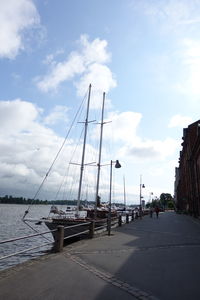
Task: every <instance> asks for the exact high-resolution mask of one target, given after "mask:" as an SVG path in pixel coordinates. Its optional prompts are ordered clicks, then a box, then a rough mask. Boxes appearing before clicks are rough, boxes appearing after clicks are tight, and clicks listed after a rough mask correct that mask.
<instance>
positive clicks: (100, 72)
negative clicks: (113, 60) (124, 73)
mask: <svg viewBox="0 0 200 300" xmlns="http://www.w3.org/2000/svg"><path fill="white" fill-rule="evenodd" d="M79 44H80V50H79V51H73V52H71V53H70V54H69V55H68V57H67V59H66V60H64V61H62V62H56V61H55V60H54V56H53V55H48V57H47V58H46V60H45V61H46V62H48V63H49V64H50V71H49V72H48V75H46V76H44V77H38V78H36V82H37V86H38V88H39V89H41V90H42V91H43V92H49V91H52V90H53V91H56V90H57V89H58V88H59V86H60V85H61V83H63V82H64V81H68V80H73V81H74V83H75V86H76V88H77V93H78V95H79V96H84V95H85V92H86V90H87V88H88V86H89V84H90V83H91V84H92V86H93V97H92V101H91V108H99V106H100V105H101V103H102V100H101V101H100V100H99V99H102V93H103V92H109V91H110V89H112V88H114V87H115V86H116V80H115V79H114V78H113V74H112V72H111V70H110V69H109V68H108V66H107V65H106V64H107V63H108V62H109V61H110V56H111V55H110V53H109V52H108V51H107V41H105V40H100V39H98V38H96V39H94V40H93V41H91V42H89V40H88V37H87V36H86V35H82V36H81V38H80V41H79Z"/></svg>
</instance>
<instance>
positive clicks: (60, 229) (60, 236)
mask: <svg viewBox="0 0 200 300" xmlns="http://www.w3.org/2000/svg"><path fill="white" fill-rule="evenodd" d="M63 243H64V226H62V225H58V226H57V231H56V238H55V244H54V250H55V252H61V251H62V250H63Z"/></svg>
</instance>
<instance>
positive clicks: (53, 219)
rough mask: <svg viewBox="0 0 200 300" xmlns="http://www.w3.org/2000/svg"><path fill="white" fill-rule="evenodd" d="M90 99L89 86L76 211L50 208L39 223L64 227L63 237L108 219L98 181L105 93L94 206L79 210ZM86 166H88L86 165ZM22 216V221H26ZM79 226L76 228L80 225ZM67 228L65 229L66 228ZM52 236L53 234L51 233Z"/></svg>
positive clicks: (107, 210)
mask: <svg viewBox="0 0 200 300" xmlns="http://www.w3.org/2000/svg"><path fill="white" fill-rule="evenodd" d="M90 97H91V84H90V86H89V92H88V100H87V109H86V118H85V122H84V139H83V145H82V156H81V164H80V176H79V186H78V195H77V207H76V209H68V210H64V211H63V210H59V209H58V208H57V207H56V206H55V205H53V206H52V207H51V211H50V215H49V217H43V218H42V219H41V220H40V221H42V222H44V223H45V224H46V226H47V227H48V228H49V229H50V230H54V229H56V228H57V227H58V226H59V225H63V226H64V227H65V237H69V236H71V235H74V234H77V233H80V232H82V231H85V230H86V227H87V228H88V222H90V221H91V220H95V226H100V225H102V222H105V221H106V218H107V217H108V212H109V209H108V208H106V207H99V205H98V204H99V199H100V197H99V180H100V169H101V149H102V139H103V125H104V104H105V93H103V104H102V115H101V123H100V125H101V130H100V143H99V157H98V163H97V164H96V166H97V181H96V193H95V206H94V208H81V205H80V203H81V191H82V182H83V171H84V167H85V153H86V143H87V131H88V124H89V122H90V121H89V119H88V118H89V108H90ZM87 165H88V164H87ZM116 214H117V212H116V211H112V215H113V216H114V215H116ZM25 216H26V214H25V215H24V221H27V219H26V218H25ZM80 224H81V226H78V225H80ZM84 224H85V225H84ZM66 227H67V228H66ZM53 236H54V233H53Z"/></svg>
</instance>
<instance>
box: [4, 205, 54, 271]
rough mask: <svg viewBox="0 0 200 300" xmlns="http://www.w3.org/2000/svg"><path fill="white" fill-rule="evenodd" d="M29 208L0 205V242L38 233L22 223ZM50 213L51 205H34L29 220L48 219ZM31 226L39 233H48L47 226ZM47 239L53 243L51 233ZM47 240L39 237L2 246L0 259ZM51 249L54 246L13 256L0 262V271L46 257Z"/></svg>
mask: <svg viewBox="0 0 200 300" xmlns="http://www.w3.org/2000/svg"><path fill="white" fill-rule="evenodd" d="M27 208H28V206H27V205H20V204H0V241H3V240H8V239H12V238H16V237H22V236H26V235H30V234H34V233H36V232H35V231H34V230H33V229H31V228H30V227H28V226H27V225H26V224H25V223H24V222H23V221H22V217H23V215H24V212H25V211H26V210H27ZM49 211H50V205H32V206H31V208H30V210H29V214H28V215H27V218H28V217H29V218H34V219H38V218H41V217H47V216H48V214H49ZM31 226H33V227H34V229H35V230H37V231H38V232H44V231H48V228H47V227H46V226H45V224H41V225H35V223H31ZM45 238H48V240H49V241H53V238H52V235H51V233H50V234H47V235H45ZM45 238H44V237H42V236H37V237H32V238H29V239H23V240H19V241H15V242H9V243H5V244H0V257H3V256H6V255H9V254H12V253H16V252H18V251H22V250H25V249H27V248H31V247H34V246H39V245H42V244H44V243H46V242H47V240H46V239H45ZM51 248H52V245H47V246H43V247H41V248H37V249H34V250H31V251H27V252H25V253H22V254H18V255H16V256H12V257H10V258H6V259H3V260H0V270H3V269H7V268H9V267H11V266H14V265H17V264H19V263H22V262H25V261H27V260H29V259H32V258H36V257H38V256H40V255H44V254H45V253H47V252H48V251H50V250H51Z"/></svg>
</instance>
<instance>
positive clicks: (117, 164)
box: [108, 160, 121, 235]
mask: <svg viewBox="0 0 200 300" xmlns="http://www.w3.org/2000/svg"><path fill="white" fill-rule="evenodd" d="M113 164H115V168H117V169H119V168H121V165H120V163H119V161H118V160H116V161H113V160H111V161H110V194H109V211H108V235H110V232H111V198H112V166H113Z"/></svg>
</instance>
